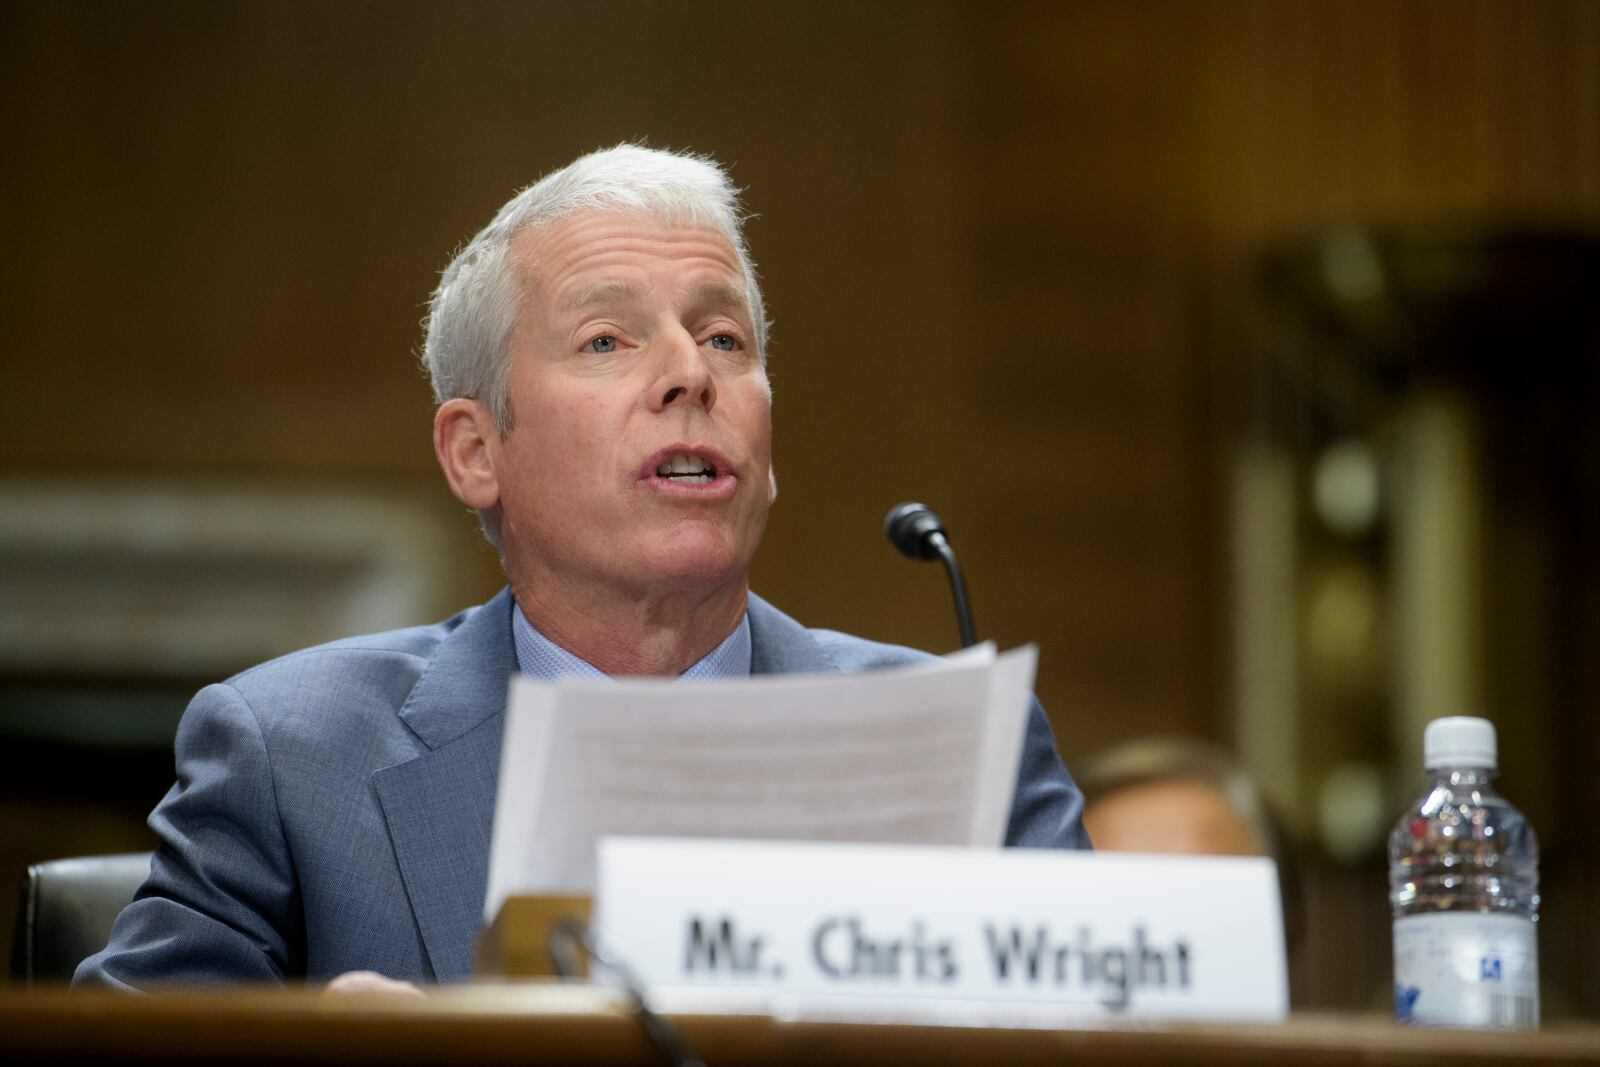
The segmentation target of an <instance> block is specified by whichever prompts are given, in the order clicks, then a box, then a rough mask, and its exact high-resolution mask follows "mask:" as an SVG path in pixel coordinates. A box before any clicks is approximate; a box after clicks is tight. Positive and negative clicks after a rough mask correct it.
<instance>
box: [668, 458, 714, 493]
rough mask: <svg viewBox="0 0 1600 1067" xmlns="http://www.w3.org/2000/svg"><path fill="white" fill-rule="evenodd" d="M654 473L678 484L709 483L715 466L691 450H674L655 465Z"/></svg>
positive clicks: (712, 477)
mask: <svg viewBox="0 0 1600 1067" xmlns="http://www.w3.org/2000/svg"><path fill="white" fill-rule="evenodd" d="M656 474H657V476H658V477H661V478H665V479H666V480H667V481H669V482H675V483H677V484H678V485H709V484H711V481H712V479H714V478H715V477H716V476H717V466H716V464H714V463H712V462H711V461H710V460H709V459H706V458H705V457H704V456H698V455H695V454H694V453H692V452H687V453H686V452H674V453H673V454H672V455H670V456H668V457H667V458H666V459H664V460H662V461H661V463H660V464H659V465H658V466H657V467H656Z"/></svg>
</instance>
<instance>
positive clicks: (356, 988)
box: [328, 971, 422, 997]
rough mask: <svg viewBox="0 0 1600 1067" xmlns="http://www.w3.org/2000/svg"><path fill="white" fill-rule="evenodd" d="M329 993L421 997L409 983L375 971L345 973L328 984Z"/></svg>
mask: <svg viewBox="0 0 1600 1067" xmlns="http://www.w3.org/2000/svg"><path fill="white" fill-rule="evenodd" d="M328 992H330V993H404V994H406V995H407V996H416V997H420V996H422V990H421V989H418V988H417V987H416V986H415V985H413V984H412V983H411V982H402V981H400V979H398V978H388V977H386V976H384V975H381V974H379V973H378V972H377V971H346V972H345V973H343V974H341V975H340V976H339V977H337V978H335V979H334V980H333V981H331V982H329V983H328Z"/></svg>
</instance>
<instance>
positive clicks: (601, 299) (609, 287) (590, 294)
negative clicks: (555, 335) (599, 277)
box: [561, 280, 639, 311]
mask: <svg viewBox="0 0 1600 1067" xmlns="http://www.w3.org/2000/svg"><path fill="white" fill-rule="evenodd" d="M638 299H639V294H638V291H637V290H635V289H634V287H633V286H631V285H629V284H628V283H627V282H624V281H617V280H612V281H606V282H599V283H597V284H595V285H591V286H589V287H587V288H584V289H579V290H577V291H576V292H573V293H572V294H570V295H569V296H568V297H567V298H566V299H565V300H563V301H561V309H562V310H563V311H587V310H588V309H589V308H592V307H598V306H601V305H604V304H631V303H634V302H636V301H637V300H638Z"/></svg>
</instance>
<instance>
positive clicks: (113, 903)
mask: <svg viewBox="0 0 1600 1067" xmlns="http://www.w3.org/2000/svg"><path fill="white" fill-rule="evenodd" d="M149 876H150V853H148V852H125V853H121V854H118V855H112V856H77V857H74V858H72V859H65V860H48V861H46V862H44V863H35V864H34V865H33V866H32V867H29V868H28V873H27V874H26V875H25V876H23V879H22V900H21V901H20V906H19V907H18V909H17V931H16V939H15V940H14V941H13V942H12V948H11V980H12V981H13V982H20V983H22V984H23V985H34V984H36V983H50V982H68V981H71V980H72V972H74V971H75V970H77V969H78V964H80V963H82V962H83V961H84V959H85V958H86V957H88V956H91V955H93V954H94V953H96V952H99V951H100V950H101V949H102V948H105V946H106V941H107V940H108V939H109V938H110V937H111V924H112V923H113V922H115V921H116V918H117V913H118V912H119V911H121V910H122V909H123V908H125V907H127V906H128V904H129V903H130V902H132V900H133V894H134V893H135V892H137V891H138V889H139V887H140V886H141V885H143V884H144V880H145V879H146V878H148V877H149Z"/></svg>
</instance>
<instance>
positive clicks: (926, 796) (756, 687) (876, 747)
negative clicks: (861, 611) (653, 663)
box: [484, 645, 1037, 921]
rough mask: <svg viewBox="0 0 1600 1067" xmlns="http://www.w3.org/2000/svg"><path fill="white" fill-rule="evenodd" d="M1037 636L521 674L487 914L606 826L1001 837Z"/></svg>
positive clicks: (888, 838) (968, 841)
mask: <svg viewBox="0 0 1600 1067" xmlns="http://www.w3.org/2000/svg"><path fill="white" fill-rule="evenodd" d="M1036 663H1037V650H1036V649H1035V648H1034V647H1033V646H1031V645H1030V646H1027V647H1024V648H1020V649H1017V650H1015V651H1012V652H1008V653H1005V654H1004V655H996V653H995V650H994V646H993V645H984V646H979V647H978V648H976V649H969V650H967V651H965V652H963V653H959V654H957V655H955V656H951V657H947V658H945V659H943V660H938V661H934V662H930V663H927V664H919V665H916V666H913V667H904V668H895V669H891V670H883V671H872V672H866V673H861V674H849V675H773V676H764V677H754V678H749V679H740V680H723V681H705V682H675V681H671V680H655V679H650V680H646V679H637V680H621V681H616V682H602V681H584V680H576V679H568V680H563V681H561V682H557V683H555V684H553V685H552V684H546V683H541V682H535V681H531V680H529V679H526V678H522V677H520V676H518V677H514V678H513V679H512V683H511V690H510V699H509V703H508V705H507V708H506V725H505V743H504V749H503V751H502V754H501V763H500V785H499V792H498V794H497V796H496V801H495V820H494V837H493V844H492V849H491V852H490V857H489V884H488V893H487V895H486V898H485V901H484V918H485V921H489V920H492V919H493V918H494V916H495V914H496V913H498V911H499V909H500V905H501V904H502V903H503V902H504V900H505V898H506V897H507V896H510V895H513V894H517V893H560V892H592V891H593V889H594V885H595V856H596V846H597V844H598V842H599V840H600V838H601V837H602V836H605V835H618V834H626V835H632V836H647V837H657V836H677V837H705V838H742V839H761V840H787V841H861V842H880V843H900V844H943V845H981V846H989V847H999V845H1000V844H1001V843H1002V841H1003V839H1004V835H1005V827H1006V820H1007V817H1008V815H1009V813H1010V810H1011V796H1012V793H1013V791H1014V790H1015V788H1016V779H1017V766H1018V761H1019V760H1020V758H1021V752H1022V740H1023V735H1024V732H1025V731H1026V729H1027V718H1028V708H1029V702H1030V700H1031V693H1032V689H1033V676H1034V668H1035V665H1036Z"/></svg>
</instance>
